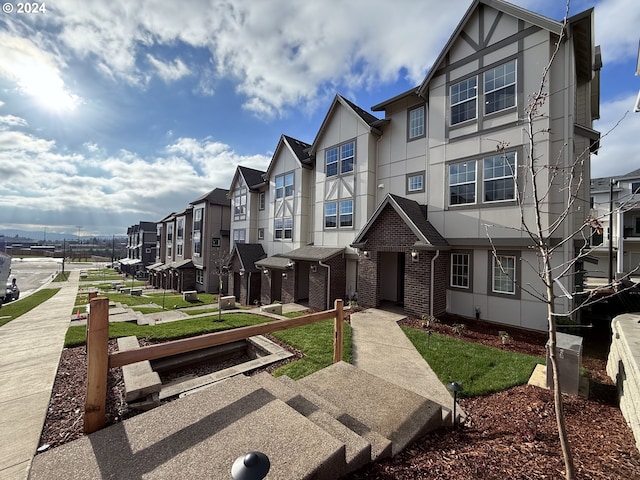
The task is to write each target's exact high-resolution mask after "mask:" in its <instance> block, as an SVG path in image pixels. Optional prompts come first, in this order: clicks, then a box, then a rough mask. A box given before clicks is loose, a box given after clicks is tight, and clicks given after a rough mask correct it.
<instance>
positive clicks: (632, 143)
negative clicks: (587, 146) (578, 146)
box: [591, 94, 640, 178]
mask: <svg viewBox="0 0 640 480" xmlns="http://www.w3.org/2000/svg"><path fill="white" fill-rule="evenodd" d="M635 101H636V95H635V94H633V95H629V96H627V97H624V98H620V99H618V100H614V101H612V102H607V103H603V104H602V105H601V107H600V112H601V120H600V121H598V122H596V124H595V128H596V129H597V130H599V131H600V133H601V134H602V136H603V138H602V140H601V141H600V152H599V153H598V155H595V156H593V157H591V158H592V160H591V163H592V166H591V177H592V178H599V177H610V176H615V175H623V174H626V173H629V172H632V171H633V170H637V169H638V166H639V158H640V157H639V156H638V154H637V152H638V132H640V113H635V112H634V111H633V106H634V105H635Z"/></svg>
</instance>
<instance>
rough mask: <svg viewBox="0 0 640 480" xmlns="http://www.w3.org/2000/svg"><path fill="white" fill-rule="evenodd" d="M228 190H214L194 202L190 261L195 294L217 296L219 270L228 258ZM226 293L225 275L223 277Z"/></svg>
mask: <svg viewBox="0 0 640 480" xmlns="http://www.w3.org/2000/svg"><path fill="white" fill-rule="evenodd" d="M228 195H229V190H225V189H222V188H215V189H213V190H211V191H210V192H208V193H206V194H204V195H202V196H201V197H199V198H197V199H196V200H194V201H193V202H191V207H192V208H193V223H192V226H191V231H192V233H191V238H192V240H191V260H192V261H193V264H194V266H195V282H196V290H198V291H200V292H207V293H214V292H215V293H217V292H218V290H219V289H220V282H219V280H220V276H219V274H220V273H221V270H222V267H223V266H225V265H226V263H227V261H228V254H229V243H230V238H229V226H230V221H231V220H230V216H231V201H230V200H229V196H228ZM222 280H223V285H222V291H223V292H226V291H227V275H223V276H222Z"/></svg>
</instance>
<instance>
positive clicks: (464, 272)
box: [451, 253, 470, 288]
mask: <svg viewBox="0 0 640 480" xmlns="http://www.w3.org/2000/svg"><path fill="white" fill-rule="evenodd" d="M469 258H470V255H469V254H468V253H452V254H451V286H452V287H457V288H469Z"/></svg>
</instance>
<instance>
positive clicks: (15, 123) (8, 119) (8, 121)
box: [0, 115, 28, 128]
mask: <svg viewBox="0 0 640 480" xmlns="http://www.w3.org/2000/svg"><path fill="white" fill-rule="evenodd" d="M27 126H28V124H27V121H26V120H25V119H24V118H20V117H16V116H15V115H0V128H6V127H27Z"/></svg>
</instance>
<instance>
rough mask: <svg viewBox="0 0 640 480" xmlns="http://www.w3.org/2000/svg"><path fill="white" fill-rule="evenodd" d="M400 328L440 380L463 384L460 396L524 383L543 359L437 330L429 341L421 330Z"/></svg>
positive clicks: (495, 390)
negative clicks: (459, 337) (469, 340)
mask: <svg viewBox="0 0 640 480" xmlns="http://www.w3.org/2000/svg"><path fill="white" fill-rule="evenodd" d="M402 330H403V331H404V332H405V334H406V335H407V337H408V338H409V340H411V342H412V343H413V345H414V346H415V347H416V349H417V350H418V351H419V352H420V354H421V355H422V356H423V357H424V359H425V360H426V361H427V363H429V365H430V366H431V368H432V369H433V371H434V372H435V374H436V375H437V376H438V378H439V379H440V381H441V382H443V383H444V384H447V383H449V382H453V381H455V382H458V383H459V384H460V385H462V387H463V388H464V391H462V392H461V394H460V396H462V397H474V396H478V395H487V394H489V393H494V392H499V391H501V390H505V389H507V388H510V387H514V386H516V385H523V384H525V383H527V381H528V380H529V377H530V376H531V373H532V372H533V369H534V368H535V366H536V364H538V363H542V364H544V363H545V359H544V358H543V357H534V356H530V355H523V354H520V353H514V352H508V351H504V350H501V349H498V348H491V347H487V346H484V345H481V344H478V343H473V342H466V341H464V340H462V339H457V338H453V337H449V336H446V335H439V334H436V333H434V334H432V335H431V339H430V341H429V340H428V335H427V333H426V332H424V331H422V330H417V329H414V328H409V327H402ZM427 344H429V345H428V348H427Z"/></svg>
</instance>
